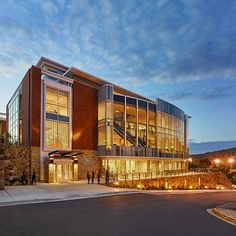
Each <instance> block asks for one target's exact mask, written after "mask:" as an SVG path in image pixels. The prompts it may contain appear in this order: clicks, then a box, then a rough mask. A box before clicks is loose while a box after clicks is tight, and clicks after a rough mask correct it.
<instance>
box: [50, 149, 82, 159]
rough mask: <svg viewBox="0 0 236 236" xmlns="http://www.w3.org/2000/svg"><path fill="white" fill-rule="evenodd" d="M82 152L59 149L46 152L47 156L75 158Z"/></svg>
mask: <svg viewBox="0 0 236 236" xmlns="http://www.w3.org/2000/svg"><path fill="white" fill-rule="evenodd" d="M81 154H83V152H73V151H61V150H55V151H52V152H49V153H48V157H49V158H76V157H77V156H79V155H81Z"/></svg>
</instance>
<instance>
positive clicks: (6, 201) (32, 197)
mask: <svg viewBox="0 0 236 236" xmlns="http://www.w3.org/2000/svg"><path fill="white" fill-rule="evenodd" d="M223 191H224V192H226V191H230V192H232V191H234V190H137V189H126V188H115V187H107V186H104V185H98V184H87V183H86V181H78V182H71V183H54V184H46V183H37V185H36V186H32V185H27V186H5V190H2V191H0V206H9V205H20V204H29V203H41V202H53V201H65V200H74V199H84V198H93V197H103V196H111V195H120V194H133V193H146V194H154V195H162V194H195V193H207V192H223ZM234 192H235V193H236V191H234Z"/></svg>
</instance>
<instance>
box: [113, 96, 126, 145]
mask: <svg viewBox="0 0 236 236" xmlns="http://www.w3.org/2000/svg"><path fill="white" fill-rule="evenodd" d="M113 144H114V145H117V146H124V145H125V103H124V97H121V96H117V95H116V96H114V134H113Z"/></svg>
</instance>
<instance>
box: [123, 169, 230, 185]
mask: <svg viewBox="0 0 236 236" xmlns="http://www.w3.org/2000/svg"><path fill="white" fill-rule="evenodd" d="M217 185H223V186H225V187H226V188H229V189H232V183H231V182H230V180H229V179H228V178H227V177H226V176H225V175H224V174H223V173H221V172H214V173H205V174H198V175H189V176H176V177H166V178H158V179H148V180H133V181H132V180H129V181H120V182H119V186H120V187H128V188H143V189H206V188H209V189H215V188H216V187H217Z"/></svg>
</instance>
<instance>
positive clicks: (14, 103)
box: [7, 91, 22, 144]
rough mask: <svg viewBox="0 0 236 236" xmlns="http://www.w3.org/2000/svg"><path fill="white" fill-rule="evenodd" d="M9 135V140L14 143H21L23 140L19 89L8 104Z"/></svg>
mask: <svg viewBox="0 0 236 236" xmlns="http://www.w3.org/2000/svg"><path fill="white" fill-rule="evenodd" d="M7 109H8V135H9V142H10V143H12V144H20V143H21V140H22V135H21V133H22V132H21V130H22V129H21V127H20V124H21V122H20V94H19V91H17V92H16V93H15V95H14V96H13V97H12V99H11V100H10V102H9V104H8V106H7Z"/></svg>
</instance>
